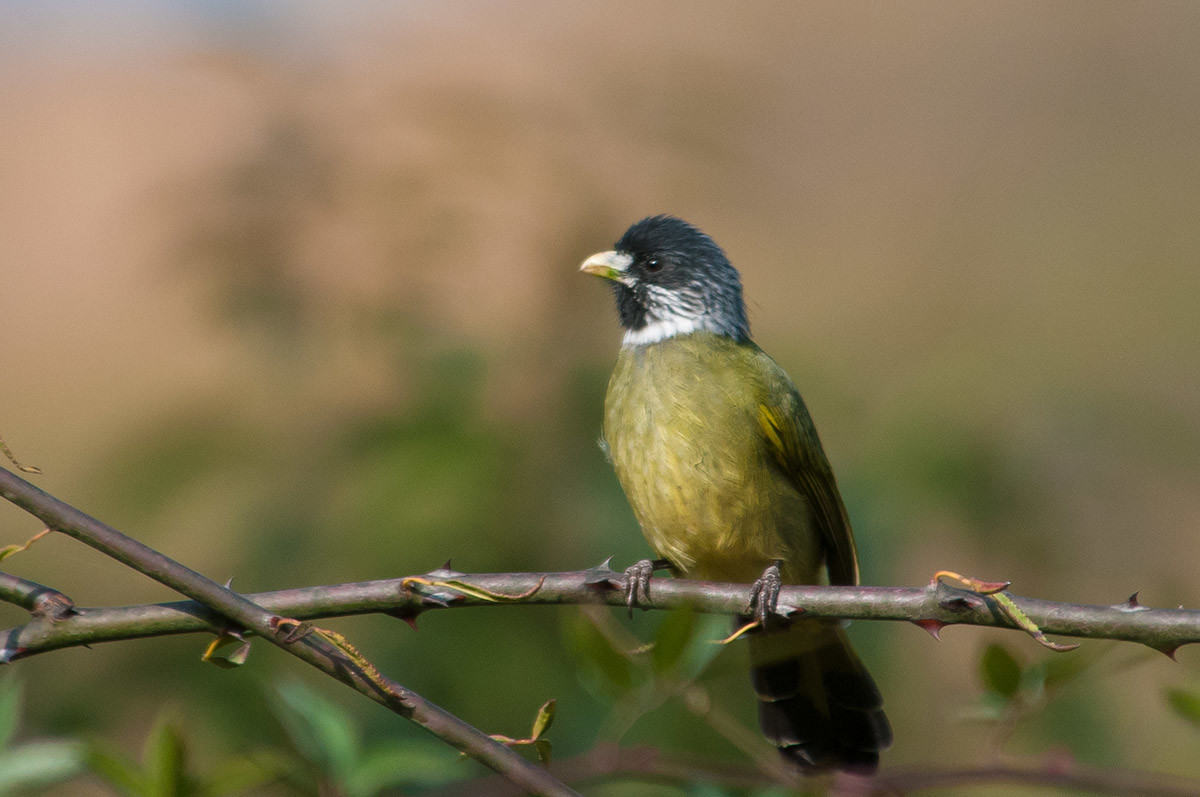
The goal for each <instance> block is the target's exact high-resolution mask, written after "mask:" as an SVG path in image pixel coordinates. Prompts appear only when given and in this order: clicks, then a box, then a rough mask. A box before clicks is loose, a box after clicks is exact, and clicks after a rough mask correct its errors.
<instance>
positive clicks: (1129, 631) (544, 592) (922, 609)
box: [0, 566, 1200, 663]
mask: <svg viewBox="0 0 1200 797" xmlns="http://www.w3.org/2000/svg"><path fill="white" fill-rule="evenodd" d="M621 578H622V576H621V574H620V573H616V572H614V571H612V570H611V569H608V568H607V567H606V566H601V567H597V568H592V569H591V570H584V571H575V572H566V573H480V574H472V575H466V574H463V573H457V572H454V571H450V570H445V569H442V570H435V571H433V572H431V573H425V574H423V575H421V576H409V577H405V578H395V579H384V580H379V581H361V582H353V583H347V584H336V585H330V586H317V587H304V588H299V589H288V590H279V591H275V592H262V593H255V594H250V595H246V596H244V598H243V599H244V600H246V601H248V602H253V604H255V605H257V606H258V607H259V608H260V610H266V611H267V612H268V613H271V614H273V615H275V616H286V617H291V618H295V619H297V620H315V619H319V618H328V617H339V616H347V615H355V614H370V613H381V614H389V615H394V616H397V617H401V618H404V619H407V620H410V621H415V620H416V618H417V616H418V615H420V614H421V613H422V612H426V611H433V610H438V609H447V608H462V607H468V606H475V607H479V606H496V605H499V604H518V603H519V604H542V605H545V604H582V603H601V604H609V605H611V606H624V594H623V591H622V590H621V589H619V588H618V587H619V586H620V585H621V583H622V581H621ZM30 583H31V582H30ZM748 594H749V587H748V586H747V585H745V584H722V583H716V582H705V581H686V580H683V579H673V578H659V579H655V580H654V581H653V582H652V585H651V594H650V597H649V598H646V599H643V600H641V601H640V602H639V605H641V606H642V607H644V608H646V609H673V608H676V607H679V606H684V605H689V606H692V607H693V608H695V609H697V610H699V611H704V612H711V613H724V614H738V613H742V612H745V611H746V598H747V595H748ZM497 596H508V597H506V598H498V597H497ZM1007 597H1008V598H1009V599H1010V600H1011V601H1012V602H1013V604H1015V605H1016V606H1018V607H1019V608H1020V609H1021V611H1022V612H1023V613H1024V614H1025V615H1027V616H1028V617H1029V618H1030V620H1032V621H1033V622H1034V623H1036V624H1037V625H1038V626H1039V627H1040V629H1041V630H1042V631H1043V632H1045V633H1051V634H1059V635H1063V636H1072V637H1080V638H1088V639H1115V640H1123V641H1127V642H1137V643H1140V644H1143V645H1146V646H1148V647H1151V648H1154V649H1155V650H1159V651H1162V652H1164V653H1168V654H1171V653H1173V652H1174V651H1175V649H1176V648H1178V647H1179V646H1181V645H1185V644H1188V643H1192V642H1200V611H1197V610H1195V609H1153V608H1148V607H1146V606H1142V605H1140V604H1138V603H1137V602H1136V601H1123V602H1121V603H1118V604H1115V605H1112V606H1097V605H1091V604H1082V603H1060V602H1055V601H1045V600H1039V599H1037V598H1025V597H1021V596H1019V595H1013V594H1011V593H1007ZM780 606H781V608H782V609H785V610H787V609H792V610H796V609H795V608H794V607H802V611H803V614H804V615H805V616H806V617H814V618H842V619H855V620H907V621H909V622H912V623H916V624H918V625H920V626H921V627H922V628H925V629H927V630H930V629H932V630H935V631H936V630H938V629H940V628H942V627H944V626H947V625H977V626H990V627H994V628H1009V629H1015V630H1023V629H1018V628H1017V627H1016V625H1015V624H1014V622H1013V621H1012V620H1011V619H1010V617H1009V616H1008V614H1007V613H1006V612H1004V611H1003V610H1002V609H1001V608H1000V607H999V606H998V605H997V604H996V602H995V599H994V598H993V597H991V596H987V595H980V594H978V593H974V592H969V591H967V590H961V589H957V588H954V587H951V586H948V585H946V584H941V583H939V584H937V585H930V586H924V587H825V586H791V587H785V588H784V589H783V591H782V592H781V593H780ZM223 616H224V615H223V614H222V613H221V612H220V611H218V610H213V609H208V608H206V607H205V606H204V604H202V603H198V602H193V601H177V602H174V603H162V604H149V605H143V606H123V607H113V608H88V609H83V608H78V607H76V610H75V612H73V613H70V614H68V615H67V616H65V617H62V618H58V619H54V620H51V619H50V618H44V617H43V618H34V619H33V620H32V621H31V622H29V623H27V624H26V625H23V626H19V627H17V628H13V629H10V630H8V631H6V632H0V663H3V662H6V661H14V660H16V659H19V658H24V657H26V656H31V655H34V654H37V653H44V652H46V651H50V650H56V649H58V648H64V647H71V646H76V645H90V644H94V643H97V642H108V641H115V640H121V639H136V638H141V637H149V636H161V635H165V634H181V633H194V632H209V633H220V632H221V631H223V630H224V629H226V628H227V627H228V625H229V623H228V622H227V621H223V620H222V617H223Z"/></svg>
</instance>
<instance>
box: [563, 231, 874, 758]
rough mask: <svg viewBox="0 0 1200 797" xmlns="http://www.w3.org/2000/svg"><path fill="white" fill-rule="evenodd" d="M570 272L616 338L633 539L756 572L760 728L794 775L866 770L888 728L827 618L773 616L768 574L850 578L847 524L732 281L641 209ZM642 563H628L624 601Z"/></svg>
mask: <svg viewBox="0 0 1200 797" xmlns="http://www.w3.org/2000/svg"><path fill="white" fill-rule="evenodd" d="M581 270H583V271H584V272H586V273H588V274H594V275H596V276H598V277H603V278H605V279H607V280H611V281H612V283H613V289H614V291H615V294H616V300H617V312H618V314H619V316H620V321H621V326H623V327H624V328H625V339H624V342H623V345H622V346H621V351H620V354H619V355H618V357H617V364H616V368H615V369H614V370H613V374H612V377H611V379H610V380H609V383H608V393H607V395H606V396H605V401H604V445H605V447H606V448H607V451H608V455H609V457H610V458H611V460H612V464H613V467H614V468H615V469H616V473H617V477H618V479H619V480H620V482H621V486H622V487H623V488H624V490H625V495H626V496H627V497H628V499H629V503H630V504H631V505H632V507H633V512H634V515H635V516H636V517H637V520H638V523H640V524H641V527H642V531H643V533H644V534H645V535H646V539H647V541H648V542H649V543H650V546H651V547H652V548H653V549H654V551H655V552H656V553H657V555H658V556H660V557H663V558H664V559H666V560H667V562H669V564H670V566H671V567H672V568H673V569H674V570H675V571H676V572H678V573H680V574H681V575H683V576H686V577H689V578H697V579H706V580H713V581H735V582H750V581H752V580H754V579H756V578H759V576H760V575H761V576H762V577H761V578H759V580H758V582H756V585H755V589H754V593H753V594H752V598H751V599H752V603H755V604H756V606H757V611H756V615H757V616H758V617H760V618H761V619H763V620H764V622H763V623H762V624H761V626H760V627H759V628H758V629H755V630H754V631H753V632H751V634H750V635H749V647H750V665H751V671H752V678H753V682H754V689H755V691H756V692H757V693H758V699H759V704H758V716H759V723H760V725H761V726H762V730H763V733H764V734H765V735H766V736H767V737H768V738H769V739H770V740H771V741H772V742H774V743H775V744H776V745H777V746H778V747H779V750H780V752H781V753H782V754H783V756H784V758H785V759H786V760H788V761H791V762H793V763H794V764H796V765H797V766H798V767H800V768H801V769H802V770H804V771H806V772H819V771H822V770H827V769H845V770H852V771H859V772H864V771H871V770H873V769H875V767H876V766H877V765H878V763H879V752H880V751H881V750H883V749H885V748H887V746H888V745H889V744H890V743H891V739H892V731H891V727H890V726H889V725H888V721H887V717H885V716H884V713H883V708H882V705H883V700H882V698H881V697H880V694H879V690H878V689H877V688H876V686H875V683H874V681H872V680H871V676H870V674H869V673H868V672H867V670H866V668H865V667H863V665H862V662H860V661H859V659H858V656H857V655H855V653H854V650H853V649H852V648H851V647H850V643H849V640H848V639H847V638H846V635H845V633H844V632H843V631H842V628H841V626H840V625H837V624H835V623H829V622H821V621H817V620H802V619H798V620H788V619H785V618H782V617H780V616H778V615H776V614H773V612H774V609H775V601H776V599H777V597H778V592H779V585H780V583H781V580H782V583H787V584H816V583H819V582H820V580H821V570H822V568H824V569H826V570H827V571H828V574H829V583H831V584H857V583H858V561H857V556H856V553H855V548H854V538H853V536H852V534H851V531H850V521H849V520H848V518H847V516H846V509H845V507H844V506H843V505H842V499H841V496H840V495H839V494H838V489H837V484H836V482H835V481H834V478H833V471H832V470H831V469H830V467H829V461H828V459H826V457H825V452H824V450H823V449H822V448H821V442H820V440H818V438H817V431H816V429H815V428H814V427H813V422H812V419H811V418H810V417H809V415H808V410H807V409H806V408H805V406H804V402H803V401H802V400H801V399H800V394H799V393H798V392H797V391H796V387H795V385H793V384H792V380H791V379H790V378H789V377H788V375H787V374H786V373H785V372H784V371H783V369H782V368H780V367H779V366H778V365H777V364H776V363H775V361H774V360H772V359H771V358H770V357H768V356H767V355H766V354H765V353H764V352H763V351H762V349H760V348H759V347H758V346H757V345H755V344H754V342H753V341H752V340H751V339H750V325H749V322H748V321H747V319H746V307H745V304H744V302H743V301H742V286H741V280H740V278H739V277H738V272H737V270H736V269H734V267H733V266H732V265H731V264H730V263H729V260H728V259H727V258H726V256H725V253H724V252H723V251H722V250H721V248H720V247H719V246H717V245H716V243H714V242H713V240H712V239H711V238H709V237H708V236H707V235H705V234H704V233H702V232H701V231H700V230H698V229H696V228H695V227H693V226H692V225H690V224H688V223H687V222H685V221H682V220H680V219H677V218H674V217H671V216H653V217H651V218H647V219H643V220H641V221H639V222H637V223H636V224H634V225H633V226H632V227H630V228H629V229H628V230H626V232H625V234H624V235H622V236H621V239H620V240H619V241H617V244H616V249H615V250H614V251H611V252H602V253H600V254H597V255H593V256H592V257H589V258H588V259H587V260H585V261H584V262H583V265H582V266H581ZM652 569H653V566H652V565H651V563H650V562H641V563H639V564H638V565H635V566H634V567H633V568H630V570H629V571H627V572H628V579H629V589H630V593H629V595H630V598H631V600H632V599H635V598H636V595H637V590H638V589H639V584H640V586H641V588H642V589H643V590H644V589H645V587H646V585H648V583H649V581H648V580H649V575H650V571H651V570H652Z"/></svg>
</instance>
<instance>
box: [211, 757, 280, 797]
mask: <svg viewBox="0 0 1200 797" xmlns="http://www.w3.org/2000/svg"><path fill="white" fill-rule="evenodd" d="M296 768H297V762H296V761H294V760H289V759H287V758H285V757H284V756H275V757H271V756H268V755H263V756H255V757H254V758H253V759H250V758H231V759H228V760H226V761H224V762H222V763H221V764H220V765H218V766H217V767H215V769H214V771H213V773H212V774H211V775H209V776H208V777H207V778H205V780H204V784H203V786H202V787H201V789H200V792H201V793H202V794H204V795H205V797H225V795H241V794H253V793H256V792H257V790H258V789H259V788H260V787H262V786H266V785H267V784H269V783H272V782H274V781H277V780H281V779H283V778H284V777H285V776H286V775H288V774H290V773H291V772H292V771H294V770H295V769H296Z"/></svg>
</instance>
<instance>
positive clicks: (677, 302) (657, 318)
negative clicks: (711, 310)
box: [623, 285, 725, 346]
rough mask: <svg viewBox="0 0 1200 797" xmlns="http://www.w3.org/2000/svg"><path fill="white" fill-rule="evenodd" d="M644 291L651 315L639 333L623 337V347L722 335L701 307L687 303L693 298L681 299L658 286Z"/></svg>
mask: <svg viewBox="0 0 1200 797" xmlns="http://www.w3.org/2000/svg"><path fill="white" fill-rule="evenodd" d="M646 291H647V293H648V294H649V298H650V299H651V301H652V306H653V308H654V309H653V310H652V311H651V312H652V313H653V315H652V316H651V317H650V318H649V319H647V322H646V325H645V326H644V327H642V328H641V329H631V330H629V331H627V332H626V333H625V339H624V341H623V343H624V345H626V346H644V345H646V344H648V343H657V342H658V341H660V340H666V339H667V338H673V337H675V336H676V335H687V334H689V333H692V332H699V331H701V330H707V331H709V332H717V333H720V334H725V331H724V330H722V329H721V328H720V325H719V324H717V323H716V321H715V320H714V319H713V318H712V317H711V316H709V315H708V314H707V313H706V312H705V310H704V307H703V306H702V305H700V306H697V303H694V299H692V301H689V299H691V298H692V297H688V296H681V295H680V294H679V293H677V292H675V291H669V290H666V289H665V288H661V287H659V286H657V285H648V286H646Z"/></svg>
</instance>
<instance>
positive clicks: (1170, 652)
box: [1150, 645, 1180, 661]
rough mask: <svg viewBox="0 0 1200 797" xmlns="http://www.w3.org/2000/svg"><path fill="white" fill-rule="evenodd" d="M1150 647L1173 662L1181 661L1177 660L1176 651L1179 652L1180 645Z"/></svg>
mask: <svg viewBox="0 0 1200 797" xmlns="http://www.w3.org/2000/svg"><path fill="white" fill-rule="evenodd" d="M1150 647H1152V648H1154V649H1155V650H1157V651H1158V652H1159V653H1161V654H1163V655H1164V656H1166V657H1167V658H1168V659H1170V660H1171V661H1179V659H1177V658H1175V651H1177V650H1179V648H1180V646H1179V645H1163V646H1162V647H1161V648H1160V647H1158V646H1157V645H1150Z"/></svg>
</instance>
